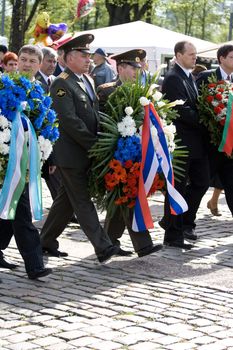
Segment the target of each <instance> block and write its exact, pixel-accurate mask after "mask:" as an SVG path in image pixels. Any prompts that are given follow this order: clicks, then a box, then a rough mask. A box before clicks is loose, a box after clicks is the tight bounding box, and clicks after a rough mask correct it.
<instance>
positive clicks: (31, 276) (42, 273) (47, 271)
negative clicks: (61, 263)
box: [28, 268, 52, 280]
mask: <svg viewBox="0 0 233 350" xmlns="http://www.w3.org/2000/svg"><path fill="white" fill-rule="evenodd" d="M50 273H52V269H48V268H44V269H41V270H35V271H30V272H28V278H29V279H30V280H36V279H37V278H41V277H45V276H48V275H49V274H50Z"/></svg>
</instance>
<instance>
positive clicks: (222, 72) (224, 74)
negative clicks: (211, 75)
mask: <svg viewBox="0 0 233 350" xmlns="http://www.w3.org/2000/svg"><path fill="white" fill-rule="evenodd" d="M219 68H220V72H221V76H222V78H223V80H227V77H228V75H229V76H230V78H231V74H227V73H226V72H225V71H224V70H223V69H222V67H221V66H219Z"/></svg>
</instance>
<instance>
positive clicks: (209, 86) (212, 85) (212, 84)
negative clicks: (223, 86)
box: [208, 83, 216, 88]
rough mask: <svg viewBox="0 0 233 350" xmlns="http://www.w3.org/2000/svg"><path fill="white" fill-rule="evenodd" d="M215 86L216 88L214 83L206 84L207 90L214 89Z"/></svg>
mask: <svg viewBox="0 0 233 350" xmlns="http://www.w3.org/2000/svg"><path fill="white" fill-rule="evenodd" d="M215 86H216V84H214V83H211V84H208V88H214V87H215Z"/></svg>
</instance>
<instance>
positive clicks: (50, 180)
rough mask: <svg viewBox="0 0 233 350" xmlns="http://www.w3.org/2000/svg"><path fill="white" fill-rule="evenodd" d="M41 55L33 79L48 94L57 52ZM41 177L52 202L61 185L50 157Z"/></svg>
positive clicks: (43, 49) (44, 50) (48, 49)
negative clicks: (41, 57)
mask: <svg viewBox="0 0 233 350" xmlns="http://www.w3.org/2000/svg"><path fill="white" fill-rule="evenodd" d="M42 53H43V59H42V62H41V65H40V69H39V71H38V72H37V73H36V76H35V78H36V79H37V80H39V82H40V83H41V86H42V88H43V89H44V91H45V92H46V93H47V94H48V93H49V88H50V85H51V83H52V82H53V80H54V79H55V76H54V75H53V73H54V70H55V67H56V63H57V52H56V51H55V50H54V49H52V48H50V47H43V48H42ZM42 177H43V178H44V179H45V182H46V185H47V186H48V189H49V191H50V194H51V197H52V198H53V200H54V199H55V198H56V196H57V192H58V189H59V187H60V184H61V178H60V175H59V172H58V170H57V169H56V168H55V167H54V166H52V155H51V156H50V157H49V159H47V160H46V161H45V163H44V164H43V167H42Z"/></svg>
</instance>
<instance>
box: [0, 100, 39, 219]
mask: <svg viewBox="0 0 233 350" xmlns="http://www.w3.org/2000/svg"><path fill="white" fill-rule="evenodd" d="M23 108H24V104H23V103H22V105H21V107H20V109H19V110H18V111H16V112H15V118H13V120H12V126H11V141H10V151H9V159H8V165H7V170H6V175H5V179H4V182H3V186H2V189H1V192H0V218H1V219H7V220H14V218H15V213H16V209H17V204H18V201H19V199H20V197H21V195H22V192H23V190H24V187H25V183H26V173H27V167H28V164H29V198H30V207H31V212H32V217H33V218H34V219H35V220H41V218H42V190H41V174H40V154H39V148H38V142H37V136H36V133H35V130H34V128H33V126H32V124H31V122H30V120H29V119H28V117H26V116H25V115H24V114H23V112H22V111H23ZM25 124H26V125H27V129H28V137H27V133H25V130H24V125H25Z"/></svg>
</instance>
